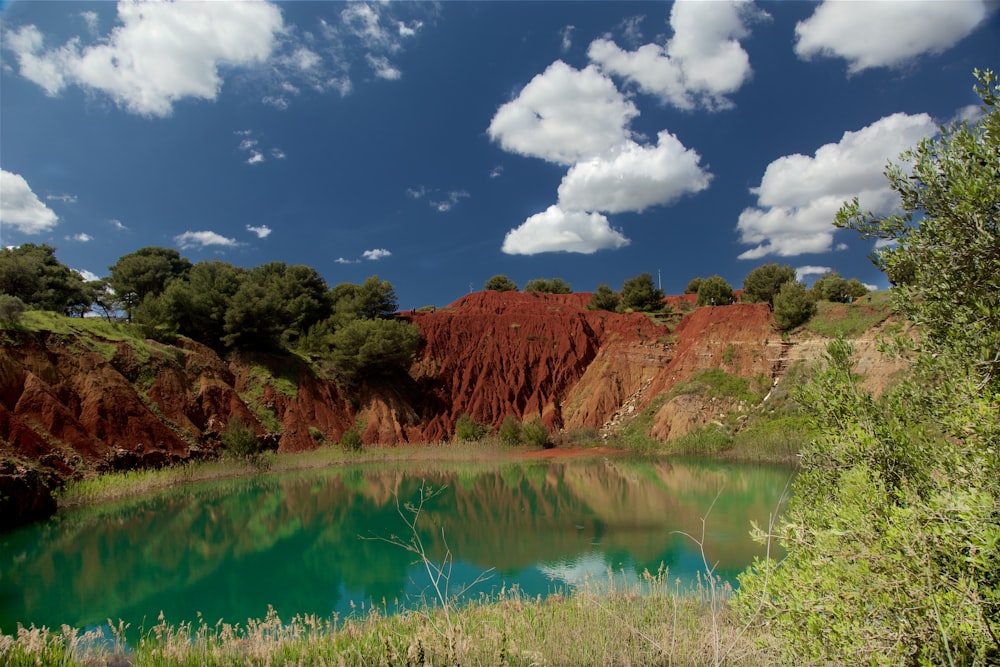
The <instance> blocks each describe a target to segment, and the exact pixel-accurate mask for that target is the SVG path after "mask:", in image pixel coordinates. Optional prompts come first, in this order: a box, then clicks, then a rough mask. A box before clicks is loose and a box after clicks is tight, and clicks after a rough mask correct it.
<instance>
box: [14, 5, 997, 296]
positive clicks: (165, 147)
mask: <svg viewBox="0 0 1000 667" xmlns="http://www.w3.org/2000/svg"><path fill="white" fill-rule="evenodd" d="M0 20H2V25H0V36H2V48H0V168H2V181H0V225H2V239H0V243H2V244H3V245H8V246H9V245H17V244H20V243H26V242H33V243H49V244H51V245H54V246H56V247H57V249H58V250H57V256H58V258H59V259H60V260H61V261H62V262H64V263H65V264H67V265H69V266H71V267H72V268H74V269H77V270H79V271H81V272H85V275H88V276H89V275H92V276H106V275H107V274H108V270H107V269H108V266H110V265H111V264H113V263H114V262H115V260H116V259H117V258H118V257H120V256H121V255H123V254H126V253H129V252H132V251H134V250H137V249H138V248H141V247H143V246H148V245H158V246H165V247H173V248H177V249H178V250H179V251H180V252H181V253H182V255H184V256H185V257H187V258H188V259H190V260H191V261H192V262H197V261H200V260H207V259H216V258H217V259H222V260H224V261H227V262H231V263H233V264H237V265H242V266H248V267H250V266H255V265H257V264H261V263H264V262H270V261H283V262H286V263H289V264H307V265H309V266H313V267H315V268H316V269H317V270H319V271H320V273H321V274H322V275H323V276H324V277H325V278H326V280H327V282H328V283H329V284H330V285H331V286H333V285H336V284H338V283H341V282H355V283H358V282H362V281H363V280H364V279H365V278H366V277H367V276H370V275H373V274H377V275H379V276H380V277H381V278H383V279H388V280H390V281H391V282H392V283H393V285H394V286H395V288H396V292H397V295H398V297H399V304H400V307H401V308H411V307H419V306H423V305H430V304H435V305H445V304H448V303H450V302H452V301H454V300H455V299H457V298H459V297H461V296H462V295H463V294H466V293H467V292H469V291H470V289H472V290H479V289H482V286H483V283H484V282H485V281H486V280H487V279H488V278H489V277H490V276H492V275H494V274H498V273H503V274H506V275H508V276H509V277H510V278H512V279H513V280H515V281H516V282H518V283H519V284H520V285H522V286H523V285H524V283H525V282H527V281H528V280H529V279H531V278H539V277H544V278H553V277H561V278H563V279H564V280H567V281H568V282H570V283H571V284H572V286H573V288H574V290H575V291H592V290H593V289H594V288H596V287H597V285H598V284H599V283H602V282H603V283H608V284H609V285H611V286H612V287H613V288H615V289H617V288H619V287H620V286H621V284H622V282H623V281H624V280H625V279H627V278H629V277H632V276H635V275H637V274H639V273H641V272H644V271H645V272H649V273H650V274H652V275H653V276H654V277H657V276H659V279H660V280H661V281H662V286H663V289H664V290H665V291H666V292H668V293H679V292H680V291H682V290H683V288H684V286H685V285H686V284H687V282H688V281H689V280H690V279H691V278H693V277H695V276H708V275H712V274H719V275H722V276H723V277H724V278H726V279H727V280H729V281H730V282H731V283H732V284H733V285H734V286H737V287H738V286H739V285H740V284H741V283H742V280H743V277H744V276H745V275H746V274H747V272H748V271H750V270H751V269H753V268H754V267H756V266H758V265H760V264H763V263H765V262H771V261H777V262H779V263H783V264H786V263H787V264H790V265H791V266H793V267H795V268H797V269H799V270H800V273H801V275H802V277H803V278H804V279H805V280H806V281H807V282H809V281H811V280H812V279H813V278H814V277H815V276H816V275H817V274H818V273H820V272H822V271H824V270H829V269H833V270H837V271H839V272H840V273H841V274H842V275H845V276H848V277H858V278H860V279H861V280H862V281H864V282H866V283H869V284H871V285H874V286H878V287H885V286H886V282H885V279H884V277H883V276H881V274H879V273H878V272H877V271H876V270H875V269H874V268H873V267H872V266H871V263H870V262H869V260H868V259H867V256H868V254H869V253H870V252H871V251H872V249H873V242H872V241H863V240H861V239H859V238H858V237H857V236H855V235H853V234H852V233H849V232H845V231H839V230H836V229H834V228H833V227H832V226H831V225H830V221H831V220H832V216H833V213H834V212H835V211H836V209H837V208H838V206H839V203H840V202H842V201H844V200H845V199H849V198H851V197H853V196H860V197H861V201H862V205H863V206H865V207H867V208H869V209H872V210H875V211H877V212H890V211H892V210H893V208H894V207H895V206H896V205H897V203H898V202H897V201H896V200H895V199H894V198H893V195H892V193H891V192H889V191H888V190H887V189H886V187H885V179H884V177H882V175H881V171H882V168H883V167H884V165H885V163H886V161H887V160H888V159H890V158H895V156H896V155H897V154H898V153H899V152H900V151H901V150H902V149H903V148H906V147H908V146H910V145H912V144H914V143H915V142H916V141H918V140H919V139H920V138H921V137H923V136H927V135H931V134H934V133H935V132H936V131H937V127H938V126H939V125H940V124H943V123H948V122H950V121H952V120H954V119H956V118H971V117H975V113H976V107H975V105H976V103H977V98H976V96H975V94H974V93H973V91H972V87H973V84H974V81H973V78H972V70H973V68H975V67H979V68H992V69H994V70H996V69H998V68H1000V58H998V56H1000V13H998V12H997V11H996V5H995V4H990V3H983V2H974V1H972V0H955V1H950V2H944V1H940V2H939V1H936V0H917V1H913V2H909V1H906V0H902V1H900V2H881V1H875V0H873V1H870V2H829V1H828V2H823V3H807V2H781V3H773V2H756V3H754V2H723V1H721V0H719V1H715V2H679V3H667V2H601V1H595V2H491V3H487V2H443V3H435V4H418V3H370V4H369V3H360V2H358V3H340V2H288V3H284V2H283V3H267V2H251V1H236V0H234V1H232V2H220V3H210V2H191V3H187V2H178V3H167V4H160V3H133V2H121V3H118V4H115V3H111V2H98V3H85V2H38V1H32V0H18V1H15V2H6V3H4V4H3V10H2V13H0Z"/></svg>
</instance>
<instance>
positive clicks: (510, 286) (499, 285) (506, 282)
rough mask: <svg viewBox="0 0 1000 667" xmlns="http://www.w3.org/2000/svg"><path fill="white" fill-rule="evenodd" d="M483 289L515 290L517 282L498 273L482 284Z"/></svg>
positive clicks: (492, 290) (495, 290)
mask: <svg viewBox="0 0 1000 667" xmlns="http://www.w3.org/2000/svg"><path fill="white" fill-rule="evenodd" d="M483 287H484V289H486V290H487V291H490V292H516V291H517V283H515V282H514V281H513V280H511V279H510V278H508V277H507V276H505V275H504V274H502V273H498V274H497V275H495V276H493V277H492V278H490V279H489V280H487V281H486V284H485V285H483Z"/></svg>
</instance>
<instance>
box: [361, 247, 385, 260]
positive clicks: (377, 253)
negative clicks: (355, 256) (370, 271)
mask: <svg viewBox="0 0 1000 667" xmlns="http://www.w3.org/2000/svg"><path fill="white" fill-rule="evenodd" d="M391 254H392V253H391V252H389V251H388V250H386V249H385V248H374V249H372V250H365V251H364V252H363V253H361V256H362V257H363V258H365V259H367V260H370V261H373V262H374V261H377V260H380V259H382V258H384V257H388V256H390V255H391Z"/></svg>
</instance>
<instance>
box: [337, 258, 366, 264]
mask: <svg viewBox="0 0 1000 667" xmlns="http://www.w3.org/2000/svg"><path fill="white" fill-rule="evenodd" d="M333 261H334V263H335V264H360V263H361V260H360V259H347V258H345V257H338V258H337V259H335V260H333Z"/></svg>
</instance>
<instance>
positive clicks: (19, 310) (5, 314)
mask: <svg viewBox="0 0 1000 667" xmlns="http://www.w3.org/2000/svg"><path fill="white" fill-rule="evenodd" d="M23 314H24V302H23V301H21V300H20V299H18V298H17V297H16V296H13V295H10V294H0V323H2V324H17V323H18V322H20V321H21V316H22V315H23Z"/></svg>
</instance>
